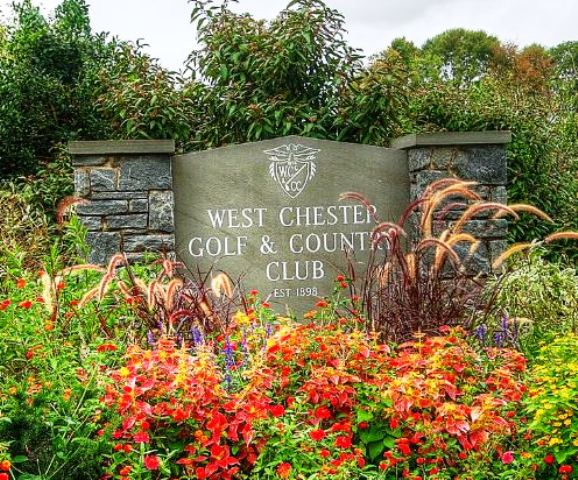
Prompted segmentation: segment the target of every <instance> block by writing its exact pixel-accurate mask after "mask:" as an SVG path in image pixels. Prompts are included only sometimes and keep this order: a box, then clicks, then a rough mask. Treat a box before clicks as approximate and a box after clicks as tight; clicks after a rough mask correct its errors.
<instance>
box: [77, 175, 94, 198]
mask: <svg viewBox="0 0 578 480" xmlns="http://www.w3.org/2000/svg"><path fill="white" fill-rule="evenodd" d="M74 193H75V195H76V196H78V197H87V196H88V195H89V194H90V176H89V175H88V172H87V171H86V170H75V171H74Z"/></svg>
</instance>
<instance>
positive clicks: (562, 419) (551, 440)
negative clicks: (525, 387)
mask: <svg viewBox="0 0 578 480" xmlns="http://www.w3.org/2000/svg"><path fill="white" fill-rule="evenodd" d="M577 358H578V337H577V336H576V335H575V334H573V333H569V334H566V335H560V336H559V337H558V338H556V339H553V340H552V341H551V343H550V344H548V345H546V346H544V347H542V348H541V349H540V352H539V355H538V357H537V359H536V363H535V365H534V367H533V368H532V369H531V371H530V380H529V385H530V389H529V395H528V397H527V398H526V400H525V413H526V414H527V415H528V426H527V431H528V433H529V435H531V437H532V444H533V445H534V447H533V448H532V456H531V458H530V459H529V462H530V463H531V464H532V465H534V466H535V467H534V469H535V470H536V475H537V478H562V479H567V478H575V475H576V472H578V460H577V458H578V423H577V421H576V418H575V415H576V398H577V397H576V395H577V391H578V362H577V361H576V359H577ZM572 473H573V474H574V475H571V474H572Z"/></svg>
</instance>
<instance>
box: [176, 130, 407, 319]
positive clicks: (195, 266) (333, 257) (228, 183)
mask: <svg viewBox="0 0 578 480" xmlns="http://www.w3.org/2000/svg"><path fill="white" fill-rule="evenodd" d="M172 168H173V179H174V185H173V191H174V195H175V228H176V246H175V251H176V254H177V257H178V258H179V259H180V260H181V261H183V262H184V263H185V264H186V265H187V267H189V268H190V269H191V270H192V271H194V272H197V271H200V272H201V273H206V272H209V271H211V270H213V271H215V270H219V271H225V272H227V273H228V274H229V275H231V276H232V277H233V278H239V277H241V278H244V280H245V281H244V283H245V285H246V286H247V287H249V288H255V289H258V290H259V291H260V292H261V294H262V296H263V297H265V298H269V299H270V302H271V303H274V302H276V301H277V302H281V303H287V304H289V305H291V306H292V307H293V308H299V307H303V309H304V308H308V307H311V306H312V305H313V303H314V300H313V299H315V298H317V297H323V296H326V295H328V294H330V293H331V289H332V286H333V282H334V279H335V276H336V275H337V274H338V273H340V272H343V271H345V269H346V265H347V261H346V256H345V252H346V251H349V252H351V255H352V258H353V259H354V260H355V261H357V262H364V261H365V260H366V258H367V255H368V253H369V250H370V248H371V241H370V234H371V231H372V229H373V227H374V226H375V221H374V218H373V215H372V214H373V213H376V214H377V215H378V216H379V218H380V219H384V220H392V219H395V220H396V219H397V218H398V217H399V216H400V214H401V212H402V211H403V209H404V208H405V207H406V206H407V204H408V202H409V196H410V192H409V175H408V166H407V162H406V161H405V154H404V152H402V151H399V150H393V149H386V148H381V147H374V146H366V145H356V144H348V143H339V142H332V141H324V140H316V139H311V138H304V137H296V136H291V137H283V138H277V139H274V140H267V141H262V142H256V143H250V144H243V145H236V146H231V147H223V148H217V149H214V150H208V151H204V152H195V153H189V154H186V155H180V156H175V157H173V166H172ZM350 191H354V192H360V193H362V194H363V195H364V196H366V197H367V198H368V199H369V200H370V201H371V202H372V208H371V209H370V210H368V209H367V208H366V207H365V206H364V205H361V204H359V203H356V202H354V201H351V200H344V201H340V200H339V195H340V194H341V193H343V192H350ZM373 209H374V210H375V212H373V211H371V210H373ZM311 297H313V299H312V298H311Z"/></svg>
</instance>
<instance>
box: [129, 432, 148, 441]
mask: <svg viewBox="0 0 578 480" xmlns="http://www.w3.org/2000/svg"><path fill="white" fill-rule="evenodd" d="M133 439H134V441H135V443H149V442H150V440H151V439H150V437H149V434H148V433H147V432H138V433H137V434H136V435H135V436H134V437H133Z"/></svg>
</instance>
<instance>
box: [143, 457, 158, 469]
mask: <svg viewBox="0 0 578 480" xmlns="http://www.w3.org/2000/svg"><path fill="white" fill-rule="evenodd" d="M159 465H160V462H159V457H157V456H156V455H145V456H144V466H145V467H146V468H147V469H148V470H158V469H159Z"/></svg>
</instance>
